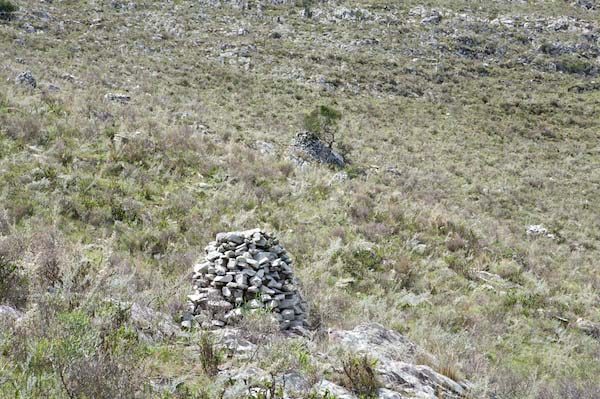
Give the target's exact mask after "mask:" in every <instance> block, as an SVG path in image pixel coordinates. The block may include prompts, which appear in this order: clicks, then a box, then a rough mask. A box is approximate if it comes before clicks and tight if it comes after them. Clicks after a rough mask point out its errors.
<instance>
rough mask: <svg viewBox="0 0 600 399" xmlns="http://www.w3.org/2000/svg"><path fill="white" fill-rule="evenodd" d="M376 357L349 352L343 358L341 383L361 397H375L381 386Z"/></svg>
mask: <svg viewBox="0 0 600 399" xmlns="http://www.w3.org/2000/svg"><path fill="white" fill-rule="evenodd" d="M376 365H377V360H376V359H371V358H370V357H369V356H367V355H363V356H355V355H351V354H348V355H346V357H345V358H344V359H342V373H341V376H340V383H341V385H343V386H344V387H346V388H348V389H349V390H351V391H352V392H354V393H355V394H356V395H358V396H359V397H360V398H364V399H366V398H375V397H377V392H378V390H379V388H380V387H381V382H380V381H379V380H378V378H377V374H376V371H375V366H376Z"/></svg>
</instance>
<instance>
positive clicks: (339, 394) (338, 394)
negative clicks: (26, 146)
mask: <svg viewBox="0 0 600 399" xmlns="http://www.w3.org/2000/svg"><path fill="white" fill-rule="evenodd" d="M313 389H314V391H315V392H316V393H317V394H319V395H321V396H326V397H334V398H337V399H358V397H357V396H356V395H354V394H353V393H352V392H350V391H349V390H347V389H346V388H343V387H341V386H339V385H337V384H334V383H333V382H331V381H327V380H323V381H321V382H320V383H319V384H317V385H315V386H314V387H313ZM327 395H329V396H327Z"/></svg>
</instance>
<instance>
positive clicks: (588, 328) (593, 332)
mask: <svg viewBox="0 0 600 399" xmlns="http://www.w3.org/2000/svg"><path fill="white" fill-rule="evenodd" d="M575 327H577V329H578V330H579V331H581V332H583V333H585V334H587V335H589V336H591V337H594V338H596V339H600V323H594V322H592V321H589V320H585V319H582V318H579V319H577V321H576V322H575Z"/></svg>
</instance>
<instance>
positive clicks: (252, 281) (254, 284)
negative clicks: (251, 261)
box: [250, 276, 263, 287]
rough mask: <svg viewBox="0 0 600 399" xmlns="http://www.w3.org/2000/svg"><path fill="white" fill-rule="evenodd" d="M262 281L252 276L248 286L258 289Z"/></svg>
mask: <svg viewBox="0 0 600 399" xmlns="http://www.w3.org/2000/svg"><path fill="white" fill-rule="evenodd" d="M262 283H263V282H262V279H261V278H260V277H258V276H254V277H252V278H251V279H250V284H251V285H253V286H255V287H260V286H261V285H262Z"/></svg>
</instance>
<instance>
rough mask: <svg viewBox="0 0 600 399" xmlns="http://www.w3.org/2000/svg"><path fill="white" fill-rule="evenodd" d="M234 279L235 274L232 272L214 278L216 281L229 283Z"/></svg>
mask: <svg viewBox="0 0 600 399" xmlns="http://www.w3.org/2000/svg"><path fill="white" fill-rule="evenodd" d="M232 281H233V276H232V275H231V274H226V275H224V276H217V277H215V279H214V282H215V283H222V284H227V283H230V282H232Z"/></svg>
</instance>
